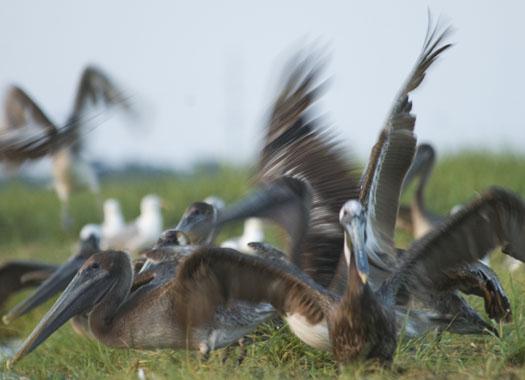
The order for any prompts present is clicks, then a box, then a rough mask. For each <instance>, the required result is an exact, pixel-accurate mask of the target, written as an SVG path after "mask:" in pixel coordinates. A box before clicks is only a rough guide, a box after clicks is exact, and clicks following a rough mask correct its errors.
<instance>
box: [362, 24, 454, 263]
mask: <svg viewBox="0 0 525 380" xmlns="http://www.w3.org/2000/svg"><path fill="white" fill-rule="evenodd" d="M431 24H432V23H431V22H429V29H428V31H427V37H426V38H425V43H424V45H423V51H422V52H421V54H420V56H419V58H418V60H417V62H416V65H415V67H414V69H413V70H412V72H411V73H410V75H409V77H408V79H407V81H406V82H405V84H404V85H403V87H402V88H401V91H400V92H399V93H398V95H397V97H396V100H395V101H394V105H393V107H392V110H391V112H390V114H389V116H388V118H387V121H386V124H385V127H384V128H383V130H382V131H381V134H380V135H379V139H378V141H377V143H376V144H375V146H374V147H373V149H372V153H371V156H370V160H369V162H368V166H367V169H366V171H365V174H364V176H363V178H362V188H361V194H360V199H361V201H362V203H363V204H364V205H366V207H367V210H368V217H367V235H368V240H367V245H369V251H373V252H381V253H386V254H388V255H389V256H390V257H391V258H394V257H395V248H394V242H393V238H394V228H395V222H396V216H397V211H398V206H399V196H400V192H401V186H402V184H403V179H404V177H405V174H406V172H407V170H408V168H409V166H410V163H411V162H412V158H413V156H414V151H415V146H416V137H415V135H414V133H413V131H414V125H415V120H416V118H415V115H413V114H412V113H411V110H412V102H411V101H410V100H409V94H410V92H412V91H413V90H415V89H416V88H417V87H418V86H419V84H420V83H421V82H422V81H423V79H424V77H425V74H426V70H427V69H428V68H429V67H430V66H431V65H432V63H433V62H434V61H435V60H436V59H437V58H438V56H439V55H440V54H441V53H442V52H443V51H445V50H447V49H448V48H449V47H450V46H451V44H448V43H445V40H446V37H447V36H448V34H449V32H450V29H449V28H446V29H444V30H443V31H440V30H441V28H440V26H439V24H438V25H437V26H436V27H434V28H433V29H432V26H431ZM385 259H386V257H385ZM386 260H388V259H386ZM376 264H378V263H376ZM387 264H389V263H388V262H387Z"/></svg>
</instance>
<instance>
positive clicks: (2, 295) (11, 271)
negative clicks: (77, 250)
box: [0, 261, 57, 306]
mask: <svg viewBox="0 0 525 380" xmlns="http://www.w3.org/2000/svg"><path fill="white" fill-rule="evenodd" d="M56 268H57V266H55V265H50V264H45V263H40V262H34V261H10V262H7V263H4V264H2V265H0V306H1V305H2V304H3V303H4V302H5V301H6V300H7V298H8V297H9V296H10V295H11V293H13V292H16V291H18V290H21V289H23V288H25V287H28V286H35V285H38V284H39V283H40V282H42V280H44V279H45V278H44V277H46V276H45V275H44V274H45V273H47V274H48V275H50V274H51V273H52V272H53V271H54V270H55V269H56ZM36 273H38V275H36ZM33 274H35V276H33Z"/></svg>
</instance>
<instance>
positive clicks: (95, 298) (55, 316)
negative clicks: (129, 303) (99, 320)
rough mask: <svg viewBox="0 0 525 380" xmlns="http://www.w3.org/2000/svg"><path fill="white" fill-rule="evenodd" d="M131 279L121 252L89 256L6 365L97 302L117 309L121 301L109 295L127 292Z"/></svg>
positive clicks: (128, 262)
mask: <svg viewBox="0 0 525 380" xmlns="http://www.w3.org/2000/svg"><path fill="white" fill-rule="evenodd" d="M123 269H124V271H125V273H127V274H128V275H127V276H122V275H120V274H121V273H122V271H123ZM126 269H127V270H126ZM132 276H133V270H132V268H131V260H130V259H129V256H128V255H127V254H126V253H124V252H119V251H105V252H99V253H96V254H94V255H93V256H91V257H90V258H89V259H88V260H87V261H86V262H85V263H84V265H82V267H81V268H80V269H79V270H78V272H77V274H76V275H75V277H73V279H72V280H71V282H70V283H69V285H68V286H67V288H66V290H64V292H63V293H62V295H61V296H60V297H59V298H58V300H57V301H56V302H55V304H54V305H53V306H52V307H51V309H50V310H49V311H48V312H47V314H46V315H45V316H44V317H43V318H42V320H41V321H40V322H39V323H38V325H37V326H36V327H35V329H34V330H33V332H32V333H31V334H30V335H29V337H28V338H27V339H26V340H25V342H24V343H23V344H22V347H21V348H20V349H19V350H18V352H17V353H16V354H15V355H14V357H13V358H12V359H11V360H10V362H9V363H8V364H9V365H13V364H14V363H16V362H17V361H18V360H20V359H21V358H23V357H24V356H25V355H27V354H29V353H30V352H31V351H33V350H34V349H35V348H36V347H38V346H39V345H40V344H41V343H42V342H44V341H45V340H46V339H47V338H48V337H49V336H50V335H51V334H52V333H53V332H55V331H56V330H57V329H58V328H60V327H61V326H62V325H64V324H65V323H66V322H67V321H68V320H69V319H71V318H73V317H74V316H76V315H79V314H87V313H89V312H91V311H92V310H93V309H94V308H95V307H96V305H98V304H99V303H101V302H103V301H107V300H108V299H110V298H113V300H111V299H110V300H109V301H111V302H112V306H114V307H118V306H120V304H119V305H113V304H114V303H115V302H122V300H117V298H118V297H113V296H112V295H111V294H109V293H110V292H111V293H113V292H115V291H118V290H121V289H123V288H125V287H128V289H127V291H128V292H129V288H131V282H132Z"/></svg>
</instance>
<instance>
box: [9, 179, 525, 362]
mask: <svg viewBox="0 0 525 380" xmlns="http://www.w3.org/2000/svg"><path fill="white" fill-rule="evenodd" d="M365 213H366V211H365V209H364V208H363V207H362V205H361V203H360V202H359V201H356V200H352V201H349V203H347V204H345V206H344V207H343V209H342V211H341V223H342V224H343V226H344V228H345V240H346V243H345V254H346V257H347V258H348V259H349V262H348V269H347V270H348V272H349V274H348V276H347V281H348V282H347V288H346V290H345V292H344V293H343V294H342V295H340V294H339V293H336V292H333V291H331V290H329V289H326V288H324V287H322V286H320V285H319V284H317V283H316V282H315V281H313V280H312V279H311V278H310V277H309V276H307V275H305V274H304V273H303V272H302V271H300V270H298V269H297V267H295V266H294V265H293V264H291V263H288V262H287V261H286V260H283V259H282V258H281V257H280V256H279V257H277V258H272V257H271V255H268V256H267V257H258V256H249V255H244V254H241V253H239V252H237V251H234V250H231V249H227V248H214V247H202V248H200V249H199V250H197V252H195V253H193V254H192V255H190V256H188V257H187V258H186V259H185V260H184V261H182V262H181V263H180V264H179V266H178V268H177V272H176V275H175V280H174V282H173V287H170V288H169V289H166V290H165V292H164V293H163V294H167V293H168V292H170V294H171V295H172V299H173V303H170V304H169V305H170V307H171V309H170V310H172V312H171V315H173V316H175V318H176V321H177V322H176V323H174V322H173V321H171V322H170V324H169V325H167V326H169V327H166V328H165V329H164V330H163V334H164V336H170V337H171V336H173V335H177V334H180V332H179V331H178V330H176V329H177V327H180V326H187V327H186V328H185V329H183V331H184V333H185V334H188V335H186V338H187V339H188V342H191V343H192V344H195V343H193V342H196V341H198V339H199V337H201V336H202V332H201V331H200V328H201V326H203V325H208V324H210V323H211V324H213V323H215V320H216V315H217V313H218V312H220V311H222V310H224V309H223V308H224V307H226V305H230V304H231V303H232V302H238V301H246V302H253V303H255V302H257V303H259V302H269V303H271V304H272V305H273V307H274V308H275V309H276V310H278V311H279V312H280V313H281V314H282V315H283V316H284V318H285V319H286V320H287V321H288V323H289V324H290V327H291V328H292V330H293V332H294V333H295V334H296V335H297V336H298V337H299V338H300V339H301V340H303V341H304V342H305V343H307V344H309V345H311V346H313V347H316V348H319V349H326V350H332V352H333V353H334V356H335V358H336V360H338V361H340V362H348V361H352V360H355V359H357V358H369V359H370V358H374V359H379V360H381V361H383V362H389V361H390V360H391V359H392V355H393V353H394V350H395V348H396V341H397V335H398V332H399V326H402V325H403V323H408V324H407V325H406V327H405V328H406V330H407V333H408V334H410V335H412V334H416V333H420V332H421V331H424V330H425V329H428V328H430V327H433V326H436V323H441V324H445V325H446V324H447V323H451V322H452V320H453V319H454V317H455V316H454V315H448V316H447V315H435V314H426V313H423V312H417V310H415V311H412V312H408V315H407V311H406V309H405V308H404V307H402V306H399V305H398V303H399V301H398V299H399V298H401V299H404V298H406V296H407V294H408V295H413V296H414V297H417V298H426V297H433V294H434V293H433V291H434V289H435V287H437V288H440V287H441V286H442V285H443V283H446V282H447V281H448V275H447V273H448V270H449V269H451V268H455V267H458V266H460V265H463V264H465V263H469V262H471V263H472V262H476V260H478V259H479V258H480V257H482V256H483V255H484V254H485V253H486V252H487V251H489V250H492V249H494V248H496V247H497V246H502V247H503V251H504V252H505V253H506V254H509V255H512V256H513V257H516V258H519V259H521V260H523V259H525V255H524V254H523V252H525V251H524V248H525V240H524V236H523V233H522V231H523V227H524V223H525V206H524V205H523V203H522V201H521V199H520V198H518V197H517V196H515V195H514V194H512V193H509V192H507V191H505V190H501V189H497V188H495V189H491V190H489V191H487V192H486V193H485V194H483V195H482V196H481V197H480V198H479V199H477V200H475V201H473V202H472V203H471V204H469V205H467V206H466V207H465V209H464V210H462V211H460V212H459V213H458V214H456V215H453V216H451V217H450V218H448V219H447V221H446V222H445V223H444V224H443V226H442V228H441V229H437V230H434V231H432V232H431V233H430V234H429V235H427V236H426V237H425V238H424V239H422V240H420V241H418V242H416V243H415V244H414V245H413V246H411V247H410V248H409V250H408V251H407V253H406V254H405V255H404V259H403V261H402V263H401V265H400V266H399V267H398V268H397V269H395V270H394V271H393V273H392V274H391V275H390V276H389V277H388V278H387V279H386V280H385V281H384V282H383V283H381V284H380V286H379V287H378V290H376V291H374V290H373V289H372V288H371V287H370V286H369V284H368V279H369V273H368V259H367V256H368V255H367V254H366V252H365V249H366V248H365V245H366V236H365V235H366V232H365V231H366V219H367V216H366V214H365ZM487 216H488V217H487ZM474 231H477V232H478V234H479V239H478V240H477V241H476V242H475V243H474V244H471V243H470V242H468V241H467V240H466V239H463V236H464V234H465V233H467V235H471V234H472V233H474ZM363 239H364V240H363ZM116 255H117V254H116V253H114V254H113V256H116ZM121 256H122V255H121ZM122 257H126V256H122ZM116 259H117V258H116V257H115V260H116ZM92 262H93V264H92V265H93V268H91V269H90V268H89V266H88V263H86V266H85V267H84V272H85V273H84V274H82V275H81V274H80V273H79V276H78V278H77V279H76V281H74V282H73V283H72V284H73V285H72V286H71V287H70V288H69V289H68V291H67V292H66V293H69V294H66V293H65V294H64V295H63V296H62V297H61V299H60V300H59V301H57V304H56V305H55V306H54V307H53V309H52V310H51V311H50V313H49V314H48V315H46V317H45V318H44V320H43V321H42V322H41V323H40V324H39V326H38V327H37V328H36V329H35V331H34V332H33V333H32V334H31V336H30V337H29V338H28V339H27V340H26V342H25V344H24V345H23V347H22V348H21V349H20V351H19V352H18V353H17V355H16V356H15V357H14V359H13V360H14V361H16V360H19V359H20V358H21V357H22V356H23V355H25V354H27V353H28V352H30V351H31V350H33V349H34V348H35V347H36V346H37V345H38V344H40V343H41V342H42V341H43V340H44V339H45V338H46V337H47V336H49V334H50V333H51V332H52V331H54V330H55V329H56V328H58V327H59V325H60V324H61V323H63V321H64V320H65V319H67V318H68V317H69V316H70V315H71V313H74V311H75V310H78V309H81V308H84V307H86V305H90V306H89V307H90V308H92V310H97V315H96V316H94V317H90V324H91V325H92V328H93V327H95V326H99V327H97V328H99V329H100V330H101V331H102V332H103V333H104V336H102V335H101V336H100V337H99V339H104V340H103V341H104V342H105V343H106V344H119V345H125V344H128V345H129V346H131V347H137V346H141V345H146V336H150V335H153V334H154V331H156V329H152V330H153V331H150V330H144V329H140V330H139V331H143V332H142V333H140V334H139V333H138V332H135V330H134V328H135V325H132V326H131V327H130V331H123V330H122V329H119V328H118V325H119V323H120V322H123V321H122V319H120V317H119V316H120V315H128V314H131V313H132V310H130V308H129V307H128V306H127V304H126V303H123V304H121V305H120V306H117V304H118V303H119V301H120V298H119V297H115V295H114V293H115V292H116V291H114V289H115V288H120V284H119V283H117V280H116V279H115V280H114V282H113V283H112V282H111V280H110V277H109V276H110V274H109V273H110V272H111V271H114V270H115V269H113V267H112V266H111V265H109V264H108V263H105V262H103V257H102V256H99V257H98V258H97V260H92ZM122 265H124V264H122ZM125 265H129V259H128V260H127V262H126V264H125ZM102 283H104V286H103V285H102ZM88 286H89V287H88ZM93 288H97V289H98V290H97V291H96V292H95V291H93V294H90V295H89V297H88V296H87V295H86V296H83V295H82V294H83V291H85V289H93ZM107 289H111V290H109V291H108V290H107ZM120 291H121V292H122V293H124V290H120ZM175 293H176V295H175ZM131 297H133V295H132V296H131ZM115 298H116V299H115ZM90 300H91V301H90ZM93 300H98V301H96V302H98V305H96V306H92V304H93V303H94V301H93ZM109 300H113V301H111V303H110V301H109ZM159 304H161V303H160V302H155V303H153V304H152V306H154V305H159ZM148 305H149V304H148ZM92 313H94V312H92ZM102 313H104V314H102ZM109 313H113V314H109ZM92 315H93V314H92ZM155 315H157V313H155ZM103 316H105V317H106V319H105V321H106V322H105V323H104V324H102V323H101V321H104V319H102V317H103ZM112 316H114V317H112ZM447 317H448V318H447ZM151 318H153V316H152V317H151ZM135 319H139V318H138V317H136V318H135ZM155 320H156V321H158V324H160V323H163V321H164V319H163V318H162V317H158V316H156V317H155ZM135 323H136V322H135ZM166 323H167V322H166ZM158 324H157V325H158ZM126 326H129V325H128V324H126ZM112 329H116V330H117V331H119V332H120V334H121V335H122V336H124V337H125V338H124V339H123V340H118V339H117V338H116V337H115V336H114V335H113V333H112ZM167 331H170V333H169V334H168V333H167ZM135 334H137V335H136V336H135ZM119 338H120V337H119ZM130 341H132V342H133V343H131V344H130V343H129V342H130ZM157 344H158V345H159V346H161V345H160V344H159V343H158V342H157Z"/></svg>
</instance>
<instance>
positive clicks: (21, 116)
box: [0, 86, 59, 164]
mask: <svg viewBox="0 0 525 380" xmlns="http://www.w3.org/2000/svg"><path fill="white" fill-rule="evenodd" d="M5 115H6V128H3V129H1V130H0V158H1V159H2V160H4V161H9V162H12V163H15V164H19V163H22V162H24V161H25V160H34V159H39V158H41V157H43V156H45V155H46V154H47V153H48V151H49V149H50V148H52V147H53V146H55V140H56V137H57V135H58V134H59V131H58V130H57V128H56V127H55V125H54V124H53V123H52V122H51V120H50V119H49V118H48V117H47V116H46V114H44V112H43V111H42V110H41V109H40V107H39V106H38V105H37V104H36V103H35V102H34V101H33V100H32V99H31V98H30V97H29V95H28V94H27V93H26V92H25V91H24V90H22V89H21V88H19V87H16V86H12V87H11V89H10V90H9V92H8V94H7V97H6V101H5Z"/></svg>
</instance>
